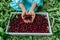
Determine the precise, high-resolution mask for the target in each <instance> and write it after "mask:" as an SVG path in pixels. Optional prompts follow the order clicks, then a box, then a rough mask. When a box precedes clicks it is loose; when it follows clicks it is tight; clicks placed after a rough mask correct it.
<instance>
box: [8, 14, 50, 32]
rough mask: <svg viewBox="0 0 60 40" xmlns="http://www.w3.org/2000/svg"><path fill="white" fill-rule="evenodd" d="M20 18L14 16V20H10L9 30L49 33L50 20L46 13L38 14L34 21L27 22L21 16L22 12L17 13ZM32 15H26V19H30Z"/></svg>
mask: <svg viewBox="0 0 60 40" xmlns="http://www.w3.org/2000/svg"><path fill="white" fill-rule="evenodd" d="M17 15H18V18H16V16H14V18H13V20H11V21H10V24H9V26H10V28H9V29H8V32H15V33H16V32H17V33H20V32H21V33H49V29H48V20H47V18H46V17H47V16H46V15H39V14H36V17H35V19H34V21H33V23H28V24H27V23H25V22H24V21H23V19H22V18H21V14H17ZM30 18H31V16H30V15H29V16H26V18H25V19H30Z"/></svg>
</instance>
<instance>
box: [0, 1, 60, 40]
mask: <svg viewBox="0 0 60 40" xmlns="http://www.w3.org/2000/svg"><path fill="white" fill-rule="evenodd" d="M10 2H11V0H0V40H60V14H59V13H60V0H44V6H43V7H41V8H40V9H39V11H44V12H48V13H49V18H50V22H51V27H52V32H53V35H52V36H41V37H40V36H11V35H7V34H5V29H6V23H7V20H8V18H9V15H10V12H11V11H13V12H17V11H15V10H14V9H12V8H11V7H10V6H9V3H10Z"/></svg>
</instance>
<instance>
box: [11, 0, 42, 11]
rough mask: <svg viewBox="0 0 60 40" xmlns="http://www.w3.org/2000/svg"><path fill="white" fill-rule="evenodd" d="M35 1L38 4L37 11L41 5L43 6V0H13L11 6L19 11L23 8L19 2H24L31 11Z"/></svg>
mask: <svg viewBox="0 0 60 40" xmlns="http://www.w3.org/2000/svg"><path fill="white" fill-rule="evenodd" d="M34 2H36V4H37V6H36V8H35V9H34V11H37V8H38V7H39V6H43V0H12V2H11V3H10V6H11V7H12V8H13V9H15V10H17V11H21V8H20V7H19V6H18V4H20V3H23V4H24V6H25V8H26V10H27V11H29V10H30V8H31V6H32V4H33V3H34Z"/></svg>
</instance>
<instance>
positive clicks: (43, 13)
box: [6, 12, 52, 36]
mask: <svg viewBox="0 0 60 40" xmlns="http://www.w3.org/2000/svg"><path fill="white" fill-rule="evenodd" d="M12 14H21V12H11V14H10V17H11V16H12ZM36 14H41V15H47V20H48V23H49V24H48V25H49V26H48V29H49V33H12V32H8V29H9V23H10V19H9V21H8V24H7V27H6V34H10V35H23V36H24V35H38V36H41V35H52V31H51V26H50V21H49V16H48V13H47V12H36Z"/></svg>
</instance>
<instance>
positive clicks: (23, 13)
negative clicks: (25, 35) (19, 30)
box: [21, 11, 28, 23]
mask: <svg viewBox="0 0 60 40" xmlns="http://www.w3.org/2000/svg"><path fill="white" fill-rule="evenodd" d="M26 14H27V11H23V12H22V14H21V17H22V19H23V21H24V22H25V23H28V21H27V20H25V15H26Z"/></svg>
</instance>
